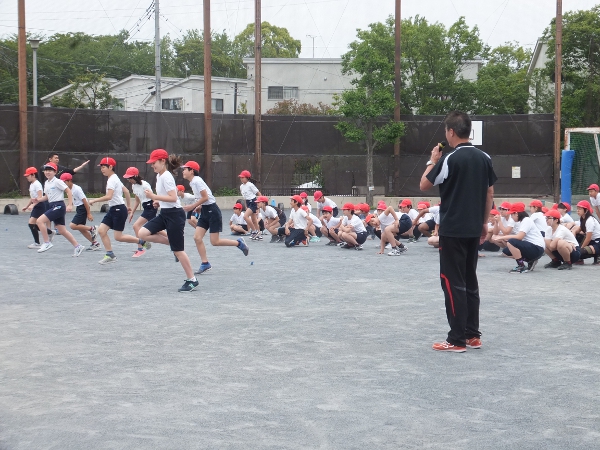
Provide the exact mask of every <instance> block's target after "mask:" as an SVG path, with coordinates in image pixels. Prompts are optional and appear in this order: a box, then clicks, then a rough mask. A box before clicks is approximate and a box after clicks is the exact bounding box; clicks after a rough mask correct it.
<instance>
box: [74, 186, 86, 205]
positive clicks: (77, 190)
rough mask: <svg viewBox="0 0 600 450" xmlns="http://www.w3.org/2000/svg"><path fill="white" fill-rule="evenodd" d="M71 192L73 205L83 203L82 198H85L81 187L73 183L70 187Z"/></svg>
mask: <svg viewBox="0 0 600 450" xmlns="http://www.w3.org/2000/svg"><path fill="white" fill-rule="evenodd" d="M71 194H73V206H74V207H75V208H77V207H78V206H81V205H83V199H84V198H87V197H86V196H85V194H84V193H83V189H81V186H79V185H77V184H75V183H73V187H72V188H71Z"/></svg>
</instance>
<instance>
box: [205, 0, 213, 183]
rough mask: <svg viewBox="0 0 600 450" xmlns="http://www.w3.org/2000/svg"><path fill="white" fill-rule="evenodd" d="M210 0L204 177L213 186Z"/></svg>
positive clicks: (207, 5) (206, 53)
mask: <svg viewBox="0 0 600 450" xmlns="http://www.w3.org/2000/svg"><path fill="white" fill-rule="evenodd" d="M210 44H211V36H210V0H204V177H205V179H206V183H207V184H208V185H209V186H211V185H212V101H211V100H212V78H211V76H212V71H211V69H212V59H211V54H210Z"/></svg>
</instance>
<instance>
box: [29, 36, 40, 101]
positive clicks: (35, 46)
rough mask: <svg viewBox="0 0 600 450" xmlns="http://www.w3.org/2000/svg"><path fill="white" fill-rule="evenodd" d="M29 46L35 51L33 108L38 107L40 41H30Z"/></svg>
mask: <svg viewBox="0 0 600 450" xmlns="http://www.w3.org/2000/svg"><path fill="white" fill-rule="evenodd" d="M29 45H31V49H32V50H33V106H37V105H38V104H37V103H38V96H37V50H38V48H39V47H40V39H29Z"/></svg>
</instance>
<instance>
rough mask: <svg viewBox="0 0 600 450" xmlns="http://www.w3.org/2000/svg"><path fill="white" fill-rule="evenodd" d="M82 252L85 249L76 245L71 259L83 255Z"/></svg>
mask: <svg viewBox="0 0 600 450" xmlns="http://www.w3.org/2000/svg"><path fill="white" fill-rule="evenodd" d="M84 250H85V247H84V246H83V245H78V246H77V247H75V249H74V250H73V257H75V258H77V257H78V256H79V255H81V254H82V253H83V251H84Z"/></svg>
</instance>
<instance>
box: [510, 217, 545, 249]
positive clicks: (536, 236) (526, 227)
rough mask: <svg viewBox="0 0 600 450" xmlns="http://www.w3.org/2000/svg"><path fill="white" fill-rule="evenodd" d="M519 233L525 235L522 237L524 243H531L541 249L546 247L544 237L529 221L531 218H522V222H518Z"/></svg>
mask: <svg viewBox="0 0 600 450" xmlns="http://www.w3.org/2000/svg"><path fill="white" fill-rule="evenodd" d="M520 232H523V233H525V236H524V237H523V240H524V241H525V242H531V243H532V244H534V245H537V246H539V247H542V248H545V247H546V243H545V242H544V237H543V236H542V233H540V230H538V227H536V226H535V223H534V222H533V220H531V217H524V218H523V220H521V222H519V233H520ZM515 234H516V233H515Z"/></svg>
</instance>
